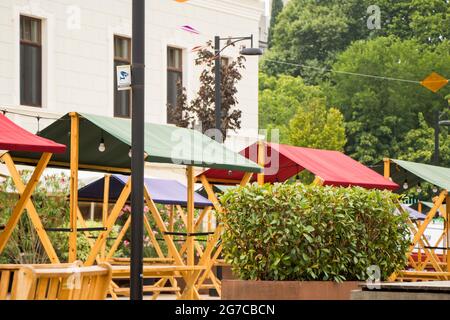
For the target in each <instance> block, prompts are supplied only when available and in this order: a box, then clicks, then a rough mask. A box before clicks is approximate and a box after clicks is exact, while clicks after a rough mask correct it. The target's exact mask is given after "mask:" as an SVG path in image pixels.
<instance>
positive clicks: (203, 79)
mask: <svg viewBox="0 0 450 320" xmlns="http://www.w3.org/2000/svg"><path fill="white" fill-rule="evenodd" d="M244 62H245V57H244V56H242V55H240V56H238V57H237V58H236V59H235V60H232V61H230V62H229V63H228V64H227V65H223V64H222V76H221V80H222V81H221V95H222V119H221V120H222V121H221V123H222V127H221V132H222V136H223V140H225V139H226V133H227V131H228V130H237V129H240V128H241V120H240V119H241V115H242V112H241V111H240V110H238V109H236V108H235V107H236V106H237V105H238V100H237V97H236V95H237V93H238V90H237V86H236V85H237V83H238V82H239V80H241V79H242V75H241V70H242V69H244V68H245V66H244ZM195 64H196V65H197V66H203V67H204V69H203V71H202V72H201V74H200V88H199V90H198V92H197V95H196V97H195V98H194V99H193V100H192V101H190V102H188V101H187V97H186V94H185V91H186V89H185V88H183V87H181V85H180V86H179V88H178V93H179V95H178V99H177V105H176V106H175V107H174V108H173V111H172V112H171V114H170V116H171V119H173V123H174V124H176V125H177V126H180V127H185V128H187V127H190V128H194V127H196V125H197V124H199V123H200V124H201V128H202V133H205V132H206V131H208V130H210V129H214V128H215V54H214V47H213V46H212V43H211V41H209V42H208V43H207V45H206V46H205V48H203V49H202V50H200V51H199V52H198V55H197V59H196V60H195ZM169 109H171V108H169Z"/></svg>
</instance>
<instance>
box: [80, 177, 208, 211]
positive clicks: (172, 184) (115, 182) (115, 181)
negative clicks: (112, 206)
mask: <svg viewBox="0 0 450 320" xmlns="http://www.w3.org/2000/svg"><path fill="white" fill-rule="evenodd" d="M129 179H130V177H129V176H125V175H119V174H116V175H112V176H111V177H110V182H109V197H108V199H109V200H110V201H113V200H114V201H116V200H117V199H118V198H119V196H120V193H121V192H122V190H123V188H124V187H125V185H126V184H127V182H128V180H129ZM144 183H145V186H146V188H147V189H148V190H149V193H150V195H151V197H152V199H153V202H155V203H159V204H167V205H181V206H183V207H185V206H186V205H187V188H186V187H185V186H184V185H182V184H181V183H180V182H178V181H175V180H163V179H153V178H145V179H144ZM104 185H105V178H104V177H103V178H101V179H98V180H96V181H93V182H92V183H90V184H88V185H86V186H84V187H82V188H80V189H79V190H78V199H79V200H80V201H92V202H100V201H103V198H104ZM194 205H195V207H197V208H204V207H208V206H212V202H211V201H209V200H208V199H207V198H205V197H203V196H201V195H200V194H198V193H194Z"/></svg>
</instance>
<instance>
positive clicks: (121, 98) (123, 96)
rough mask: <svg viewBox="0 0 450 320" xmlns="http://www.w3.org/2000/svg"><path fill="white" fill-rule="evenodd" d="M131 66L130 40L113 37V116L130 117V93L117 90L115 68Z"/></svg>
mask: <svg viewBox="0 0 450 320" xmlns="http://www.w3.org/2000/svg"><path fill="white" fill-rule="evenodd" d="M129 64H131V39H129V38H125V37H120V36H114V116H115V117H121V118H130V117H131V91H130V90H122V91H119V90H118V89H117V73H116V69H117V66H121V65H129Z"/></svg>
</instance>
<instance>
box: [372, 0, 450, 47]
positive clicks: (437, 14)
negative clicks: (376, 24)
mask: <svg viewBox="0 0 450 320" xmlns="http://www.w3.org/2000/svg"><path fill="white" fill-rule="evenodd" d="M377 5H378V6H379V7H380V9H381V12H382V20H383V21H384V23H383V26H382V29H381V34H382V35H385V36H388V35H395V36H397V37H399V38H401V39H404V40H406V39H416V40H418V41H419V42H421V43H424V44H430V45H436V44H439V43H441V42H443V41H445V40H448V39H450V28H449V25H450V3H449V2H448V1H446V0H396V1H392V0H380V1H377Z"/></svg>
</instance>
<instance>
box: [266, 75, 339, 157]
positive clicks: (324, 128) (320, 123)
mask: <svg viewBox="0 0 450 320" xmlns="http://www.w3.org/2000/svg"><path fill="white" fill-rule="evenodd" d="M259 80H260V81H259V83H260V84H259V86H260V87H259V89H260V96H259V121H260V128H263V129H268V136H269V139H270V136H271V130H273V129H278V130H279V132H280V136H279V137H280V142H281V143H288V144H293V145H296V146H304V147H312V148H320V149H332V150H343V148H344V146H345V142H346V138H345V127H344V124H343V116H342V114H341V113H340V112H339V111H338V110H337V109H335V108H330V109H327V107H326V101H325V94H324V93H323V92H322V90H321V88H319V87H318V86H308V85H306V84H305V83H304V81H303V80H302V79H301V78H299V77H297V78H296V77H292V76H288V75H281V76H279V77H271V76H268V75H266V74H264V73H260V77H259Z"/></svg>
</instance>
